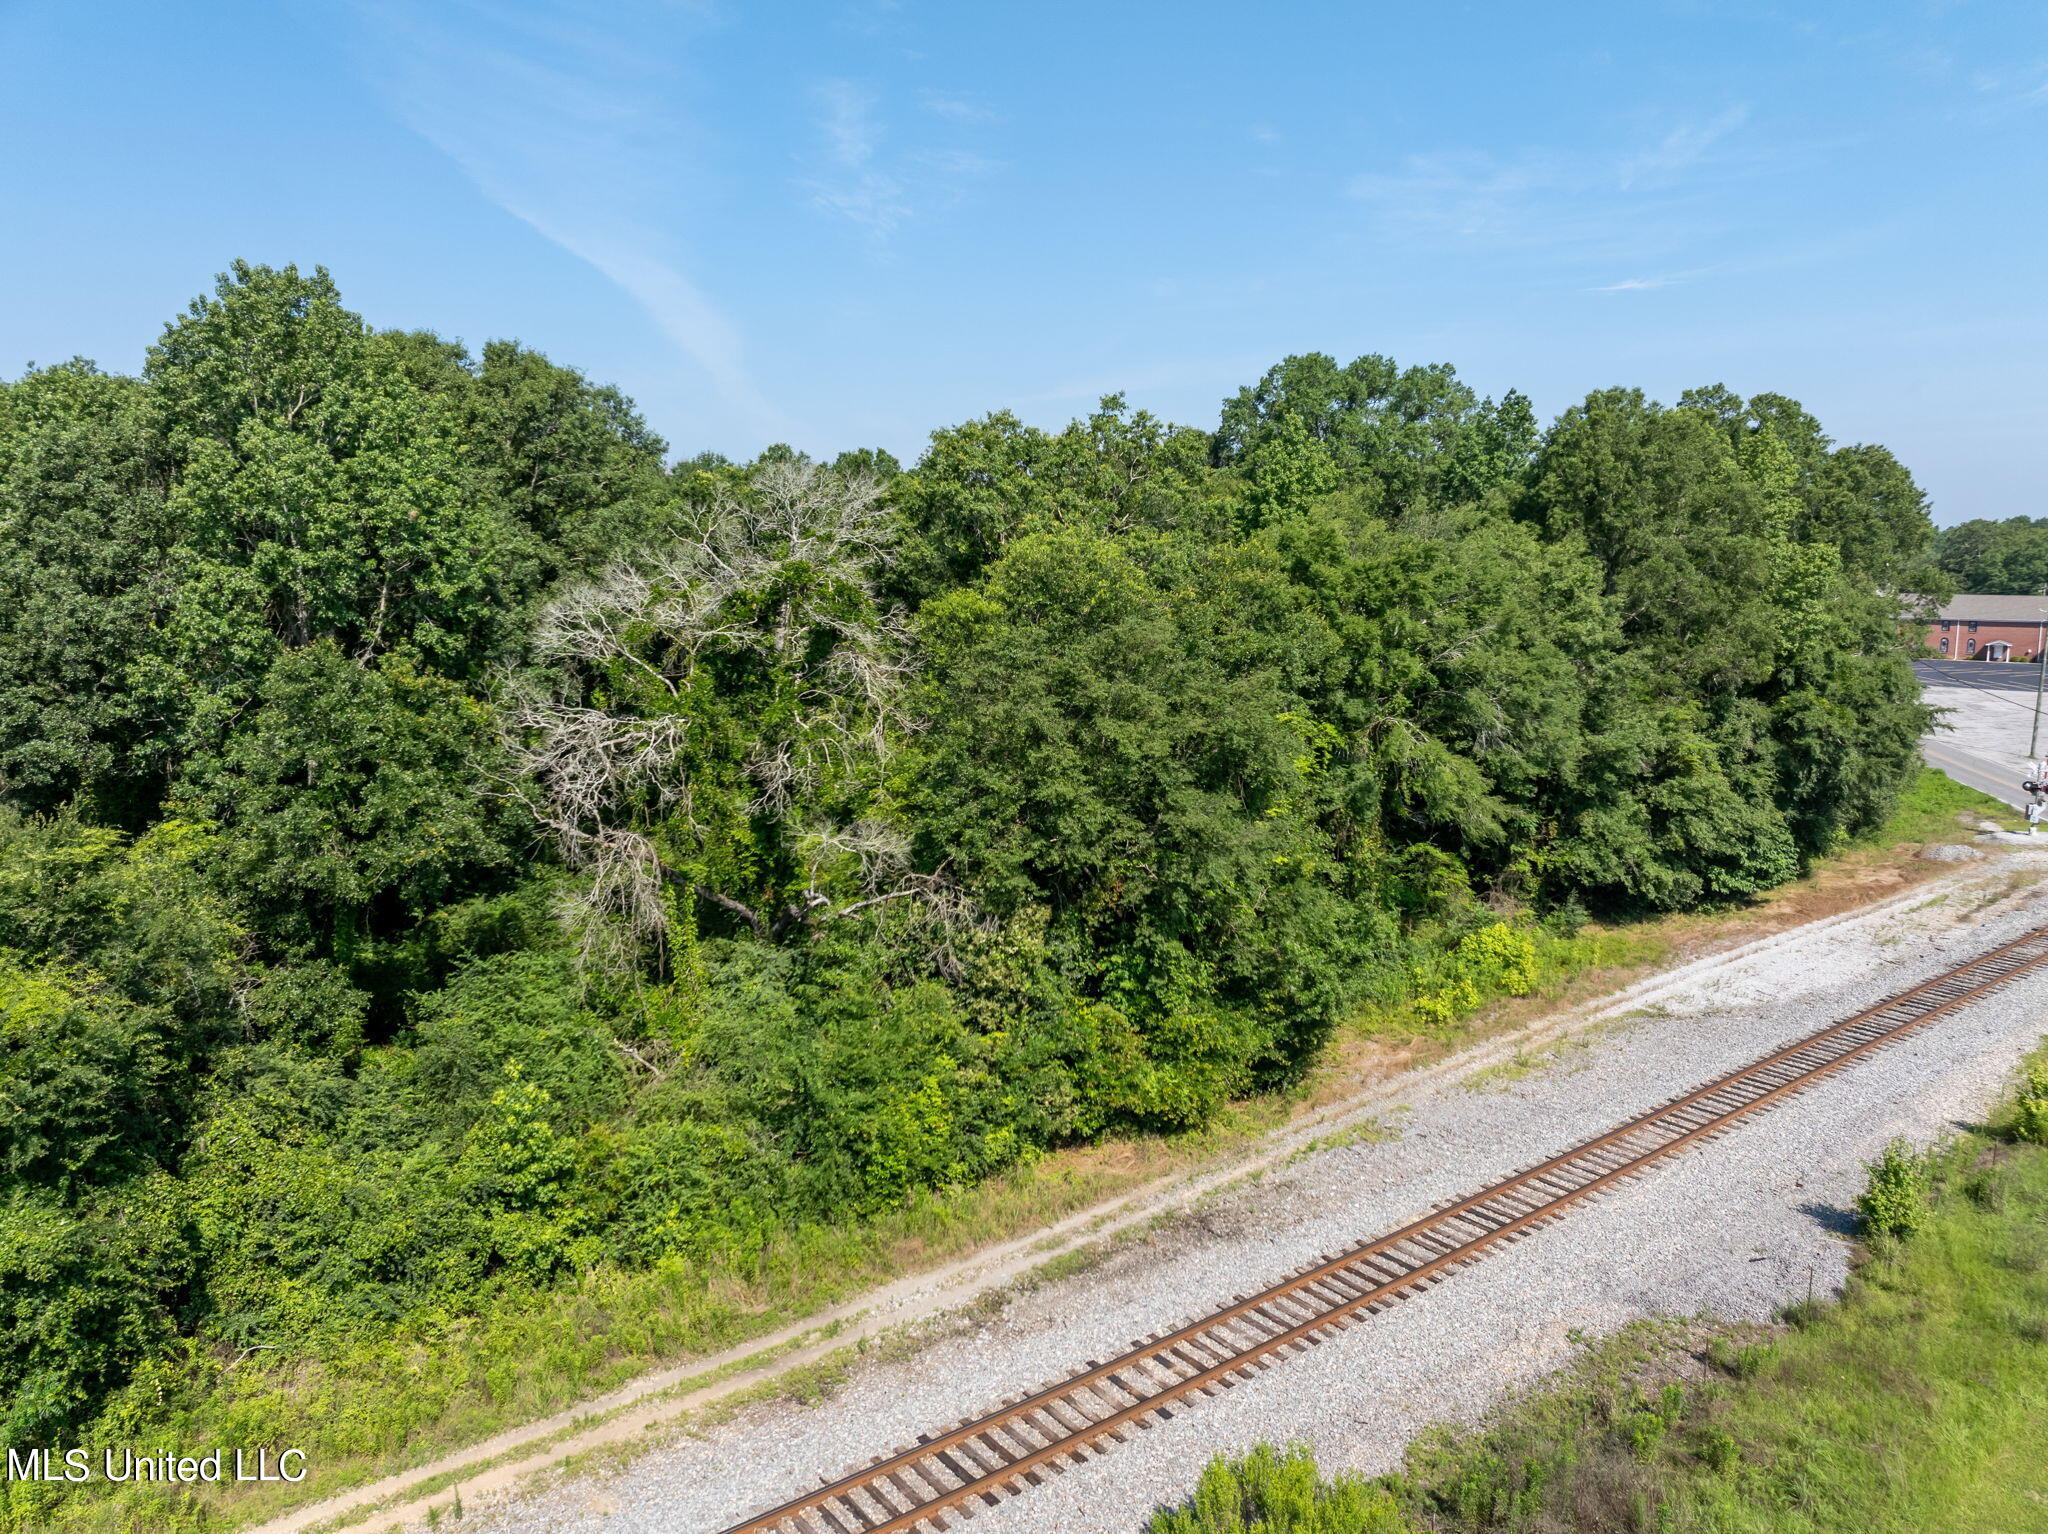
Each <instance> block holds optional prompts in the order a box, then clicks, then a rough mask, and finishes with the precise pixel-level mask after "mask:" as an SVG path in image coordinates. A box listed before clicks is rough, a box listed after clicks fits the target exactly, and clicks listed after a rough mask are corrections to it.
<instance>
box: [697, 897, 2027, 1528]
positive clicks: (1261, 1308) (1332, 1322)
mask: <svg viewBox="0 0 2048 1534" xmlns="http://www.w3.org/2000/svg"><path fill="white" fill-rule="evenodd" d="M2044 965H2048V927H2040V928H2036V929H2035V930H2034V931H2032V932H2029V933H2027V934H2026V935H2024V936H2023V937H2020V938H2018V939H2016V940H2014V941H2013V942H2010V943H2007V944H2005V945H2003V946H2002V947H1999V948H1994V949H1992V950H1991V951H1990V952H1988V953H1985V954H1982V955H1980V956H1978V957H1977V958H1975V959H1972V960H1970V961H1969V962H1968V963H1966V964H1962V965H1959V966H1957V967H1956V968H1954V969H1951V970H1949V971H1947V972H1945V973H1943V974H1941V975H1938V976H1936V977H1935V978H1933V979H1931V980H1928V981H1926V982H1925V983H1923V984H1920V985H1917V986H1914V987H1913V988H1912V989H1910V990H1907V991H1902V992H1900V993H1899V994H1898V995H1896V996H1892V997H1889V998H1887V999H1886V1000H1884V1001H1882V1002H1879V1003H1878V1004H1877V1005H1875V1006H1872V1007H1869V1008H1866V1009H1865V1010H1863V1011H1861V1012H1858V1013H1856V1014H1855V1015H1854V1016H1853V1017H1849V1018H1845V1019H1843V1020H1842V1021H1840V1022H1837V1023H1834V1024H1832V1025H1830V1026H1829V1027H1827V1028H1824V1029H1822V1030H1820V1031H1819V1032H1818V1033H1814V1034H1811V1035H1809V1036H1808V1037H1806V1038H1804V1039H1801V1040H1799V1041H1798V1042H1796V1043H1793V1044H1790V1045H1788V1046H1786V1047H1785V1048H1782V1049H1779V1050H1776V1051H1775V1052H1773V1053H1771V1054H1769V1055H1766V1056H1764V1057H1763V1058H1761V1059H1759V1060H1756V1061H1753V1062H1752V1063H1750V1064H1749V1065H1746V1066H1744V1067H1742V1068H1741V1069H1739V1070H1736V1071H1733V1072H1731V1073H1729V1074H1728V1075H1725V1076H1722V1077H1720V1078H1719V1079H1717V1080H1715V1081H1711V1082H1709V1083H1707V1084H1706V1085H1704V1086H1702V1087H1699V1088H1697V1089H1695V1090H1693V1091H1690V1092H1687V1093H1685V1094H1684V1095H1683V1096H1680V1097H1677V1098H1673V1099H1672V1100H1670V1101H1669V1102H1666V1103H1664V1104H1663V1105H1662V1106H1660V1107H1657V1108H1655V1109H1652V1110H1651V1111H1649V1112H1647V1113H1643V1114H1640V1115H1638V1116H1637V1117H1635V1118H1632V1119H1629V1120H1628V1121H1626V1122H1625V1123H1622V1124H1619V1125H1617V1126H1616V1127H1614V1128H1613V1129H1610V1130H1608V1131H1606V1132H1605V1133H1603V1134H1600V1135H1598V1136H1596V1137H1594V1138H1593V1139H1590V1140H1587V1141H1584V1142H1583V1143H1581V1144H1579V1145H1577V1146H1575V1147H1573V1148H1572V1149H1570V1150H1568V1151H1565V1152H1564V1153H1562V1154H1561V1155H1557V1156H1554V1157H1552V1158H1551V1159H1549V1160H1548V1161H1544V1162H1542V1163H1540V1164H1539V1165H1536V1166H1532V1167H1529V1168H1527V1169H1525V1170H1523V1171H1520V1172H1517V1173H1515V1174H1514V1175H1512V1176H1510V1177H1507V1178H1504V1179H1503V1180H1501V1181H1500V1182H1497V1183H1495V1184H1493V1185H1492V1186H1491V1187H1488V1188H1485V1189H1482V1190H1481V1191H1479V1192H1477V1193H1474V1194H1471V1195H1469V1196H1468V1197H1465V1198H1461V1199H1457V1200H1454V1201H1452V1202H1450V1203H1447V1204H1443V1205H1440V1206H1438V1207H1437V1208H1436V1209H1435V1210H1434V1211H1433V1212H1432V1213H1430V1214H1428V1215H1426V1216H1425V1217H1424V1218H1422V1219H1420V1220H1417V1221H1415V1222H1413V1223H1412V1224H1409V1225H1406V1226H1404V1227H1402V1228H1401V1229H1399V1230H1396V1231H1393V1232H1391V1233H1389V1234H1387V1235H1382V1236H1377V1237H1374V1238H1373V1239H1371V1240H1369V1241H1366V1242H1364V1243H1363V1244H1361V1245H1359V1246H1356V1247H1353V1248H1351V1249H1350V1250H1348V1251H1345V1252H1342V1253H1339V1254H1337V1255H1335V1256H1331V1257H1326V1258H1324V1259H1322V1260H1321V1261H1319V1262H1316V1263H1313V1264H1310V1265H1309V1266H1307V1267H1305V1268H1302V1269H1300V1270H1298V1271H1296V1272H1295V1273H1293V1274H1291V1275H1289V1276H1288V1277H1286V1278H1283V1279H1281V1280H1280V1281H1279V1282H1277V1283H1275V1284H1273V1285H1271V1286H1270V1287H1268V1288H1266V1289H1264V1290H1261V1291H1260V1292H1259V1293H1257V1294H1252V1295H1240V1296H1237V1297H1235V1298H1234V1299H1233V1301H1232V1303H1230V1304H1229V1305H1226V1306H1224V1307H1222V1308H1221V1309H1218V1310H1216V1311H1214V1312H1212V1313H1210V1314H1208V1315H1205V1316H1202V1317H1200V1318H1199V1319H1197V1320H1194V1321H1191V1322H1189V1323H1187V1324H1186V1325H1184V1326H1181V1327H1178V1328H1176V1329H1174V1330H1172V1331H1168V1332H1164V1333H1159V1334H1156V1335H1154V1336H1150V1337H1146V1338H1143V1339H1141V1340H1140V1341H1138V1342H1136V1343H1135V1344H1133V1345H1132V1347H1131V1348H1130V1350H1129V1351H1127V1352H1125V1353H1123V1354H1121V1355H1120V1356H1118V1357H1115V1358H1111V1359H1108V1360H1106V1361H1097V1360H1090V1361H1089V1362H1088V1363H1087V1364H1085V1365H1084V1366H1083V1367H1082V1368H1080V1369H1078V1370H1076V1371H1075V1372H1074V1373H1073V1374H1071V1375H1070V1376H1068V1377H1067V1378H1065V1379H1062V1380H1059V1381H1058V1382H1056V1383H1054V1384H1051V1385H1048V1386H1046V1387H1045V1388H1043V1389H1041V1390H1038V1391H1035V1392H1032V1393H1031V1394H1029V1395H1025V1396H1021V1397H1012V1398H1008V1399H1006V1400H1004V1401H1002V1402H1001V1403H999V1404H998V1405H996V1406H995V1408H994V1409H992V1410H990V1411H988V1412H986V1413H984V1414H982V1415H980V1416H976V1417H973V1418H969V1419H967V1420H964V1421H961V1422H958V1423H955V1424H954V1425H952V1426H950V1427H947V1428H944V1429H942V1430H939V1431H936V1432H933V1433H929V1434H925V1435H922V1436H921V1437H920V1438H919V1439H918V1441H917V1442H916V1443H914V1444H910V1445H907V1446H905V1447H903V1448H901V1449H898V1450H896V1451H894V1452H892V1453H890V1454H888V1455H886V1456H884V1457H882V1458H880V1459H877V1460H876V1461H874V1462H873V1463H871V1464H869V1465H868V1466H867V1467H866V1468H864V1469H861V1470H858V1471H855V1472H853V1473H852V1474H849V1475H846V1476H843V1477H841V1478H839V1479H837V1480H834V1481H831V1482H829V1483H827V1484H825V1485H822V1486H820V1487H818V1488H817V1489H816V1490H814V1491H810V1492H807V1493H805V1494H804V1495H802V1496H800V1497H797V1498H795V1499H793V1500H791V1501H788V1502H785V1503H783V1504H782V1505H780V1506H778V1507H775V1508H772V1509H769V1510H768V1511H765V1512H762V1513H759V1514H756V1515H755V1516H753V1517H750V1518H748V1519H746V1520H744V1521H742V1522H740V1523H737V1524H734V1525H732V1526H731V1527H730V1528H728V1529H726V1530H725V1531H724V1534H897V1531H907V1530H936V1529H944V1528H948V1527H951V1526H953V1525H954V1524H955V1523H956V1522H958V1521H959V1520H960V1519H962V1518H966V1517H971V1516H972V1515H973V1513H974V1512H976V1511H977V1510H978V1509H979V1508H980V1507H981V1506H984V1505H994V1504H996V1503H998V1502H1000V1501H1002V1500H1003V1499H1004V1498H1006V1497H1009V1496H1012V1495H1016V1494H1018V1493H1020V1492H1022V1491H1023V1490H1024V1489H1025V1488H1026V1487H1028V1486H1035V1485H1037V1484H1038V1483H1039V1482H1040V1481H1041V1480H1042V1479H1043V1478H1044V1477H1046V1476H1048V1475H1050V1474H1052V1473H1054V1472H1055V1471H1058V1470H1061V1469H1064V1468H1065V1467H1067V1466H1068V1465H1070V1464H1076V1463H1080V1462H1082V1461H1084V1460H1087V1459H1089V1458H1091V1457H1093V1456H1094V1455H1097V1454H1101V1453H1105V1452H1107V1451H1108V1450H1109V1448H1110V1447H1111V1446H1113V1445H1114V1444H1117V1443H1120V1442H1122V1441H1123V1440H1124V1438H1125V1437H1126V1436H1127V1435H1129V1434H1130V1433H1132V1432H1134V1431H1136V1430H1137V1429H1139V1428H1144V1427H1149V1426H1151V1425H1152V1424H1153V1423H1155V1422H1160V1421H1164V1420H1166V1419H1168V1418H1170V1417H1172V1416H1173V1415H1174V1414H1175V1413H1176V1412H1177V1411H1180V1410H1183V1409H1185V1408H1186V1407H1188V1406H1191V1405H1192V1404H1193V1403H1194V1402H1195V1401H1196V1400H1197V1399H1199V1398H1201V1397H1203V1396H1207V1395H1211V1394H1214V1393H1216V1392H1217V1391H1220V1390H1223V1389H1226V1388H1228V1387H1229V1386H1231V1385H1235V1384H1237V1383H1239V1382H1240V1381H1242V1380H1245V1379H1248V1378H1249V1377H1250V1376H1251V1375H1252V1374H1254V1373H1256V1372H1259V1371H1261V1370H1264V1369H1265V1368H1267V1367H1268V1366H1270V1365H1271V1364H1273V1363H1274V1362H1276V1361H1277V1360H1279V1359H1280V1358H1282V1357H1284V1356H1285V1355H1287V1354H1289V1353H1291V1352H1294V1351H1296V1350H1298V1349H1301V1348H1306V1347H1314V1346H1317V1345H1319V1344H1320V1343H1321V1341H1322V1339H1323V1337H1324V1335H1325V1334H1327V1333H1332V1332H1335V1331H1337V1330H1339V1329H1341V1328H1343V1327H1346V1326H1348V1325H1350V1324H1352V1323H1353V1322H1354V1321H1357V1320H1359V1319H1361V1318H1362V1317H1366V1316H1370V1315H1373V1314H1376V1313H1377V1312H1379V1311H1381V1310H1384V1309H1387V1308H1388V1307H1390V1306H1393V1305H1395V1304H1398V1303H1399V1302H1400V1301H1402V1300H1404V1299H1406V1298H1408V1297H1409V1296H1410V1295H1413V1294H1416V1293H1419V1292H1421V1291H1422V1290H1424V1289H1426V1288H1429V1287H1431V1286H1433V1285H1435V1284H1437V1283H1439V1282H1441V1281H1442V1280H1443V1279H1444V1278H1446V1277H1448V1276H1449V1275H1450V1274H1451V1273H1453V1272H1455V1271H1456V1270H1457V1269H1459V1268H1461V1267H1464V1266H1466V1265H1468V1264H1470V1263H1473V1262H1476V1261H1478V1260H1479V1259H1480V1258H1481V1257H1482V1256H1484V1255H1485V1254H1486V1252H1487V1251H1488V1250H1489V1249H1491V1248H1492V1247H1494V1246H1496V1245H1499V1244H1502V1243H1505V1242H1510V1241H1515V1240H1518V1239H1520V1238H1521V1237H1522V1236H1523V1235H1524V1234H1526V1233H1527V1232H1529V1231H1531V1230H1534V1229H1536V1228H1537V1227H1539V1226H1542V1225H1545V1224H1548V1223H1550V1222H1551V1221H1554V1220H1557V1219H1559V1218H1561V1217H1562V1216H1563V1215H1564V1214H1565V1213H1566V1212H1567V1211H1568V1210H1569V1209H1570V1208H1571V1207H1572V1206H1573V1205H1575V1204H1578V1203H1580V1202H1582V1201H1584V1200H1586V1199H1589V1198H1592V1197H1594V1196H1595V1195H1597V1194H1599V1193H1601V1192H1603V1191H1605V1190H1606V1189H1608V1188H1611V1187H1613V1186H1615V1185H1616V1184H1617V1183H1621V1182H1624V1181H1627V1180H1629V1179H1632V1178H1635V1177H1637V1176H1640V1175H1641V1174H1642V1173H1643V1172H1644V1171H1645V1170H1647V1169H1648V1168H1650V1167H1651V1166H1653V1165H1654V1164H1655V1163H1657V1162H1659V1161H1661V1160H1663V1159H1664V1158H1666V1157H1668V1156H1671V1155H1674V1154H1676V1153H1677V1152H1679V1151H1682V1150H1684V1149H1685V1148H1686V1147H1687V1146H1690V1145H1693V1144H1696V1143H1698V1142H1700V1141H1703V1140H1709V1139H1713V1138H1715V1137H1716V1136H1718V1135H1721V1134H1723V1133H1726V1132H1727V1131H1728V1130H1729V1129H1730V1128H1732V1127H1734V1126H1735V1125H1736V1124H1737V1123H1738V1122H1739V1121H1740V1120H1742V1119H1743V1118H1745V1117H1747V1116H1748V1115H1750V1114H1753V1113H1757V1112H1760V1111H1762V1110H1763V1109H1765V1108H1768V1107H1770V1106H1771V1105H1772V1104H1774V1103H1776V1102H1779V1101H1781V1100H1783V1099H1785V1098H1787V1097H1789V1096H1792V1095H1794V1094H1796V1093H1799V1092H1802V1091H1804V1090H1805V1089H1806V1088H1808V1087H1810V1086H1812V1085H1814V1084H1815V1083H1816V1082H1818V1081H1819V1080H1820V1079H1821V1078H1823V1077H1825V1076H1827V1075H1828V1074H1829V1073H1830V1072H1833V1071H1835V1070H1839V1069H1840V1068H1841V1067H1843V1066H1845V1065H1848V1064H1850V1063H1851V1062H1853V1061H1855V1060H1857V1059H1859V1058H1861V1057H1862V1056H1864V1055H1866V1054H1869V1053H1871V1052H1872V1051H1874V1050H1876V1049H1878V1048H1880V1047H1882V1046H1883V1045H1885V1044H1887V1043H1890V1042H1891V1041H1893V1040H1895V1039H1897V1038H1899V1037H1901V1036H1902V1035H1904V1034H1906V1033H1908V1032H1910V1031H1911V1030H1913V1029H1915V1028H1917V1027H1919V1026H1920V1025H1922V1024H1924V1023H1927V1022H1930V1021H1932V1020H1933V1019H1935V1018H1938V1017H1940V1016H1942V1015H1944V1014H1945V1013H1948V1012H1951V1011H1953V1010H1954V1009H1955V1008H1957V1007H1959V1006H1962V1005H1964V1004H1965V1003H1967V1002H1970V1001H1973V1000H1975V999H1977V998H1978V997H1981V996H1983V995H1985V994H1987V993H1988V992H1990V991H1993V990H1995V989H1997V988H1998V987H2000V986H2002V985H2004V984H2005V983H2007V982H2008V981H2011V980H2014V979H2016V978H2018V977H2019V976H2021V975H2024V974H2027V973H2029V972H2031V971H2034V970H2037V969H2040V968H2041V967H2043V966H2044Z"/></svg>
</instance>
